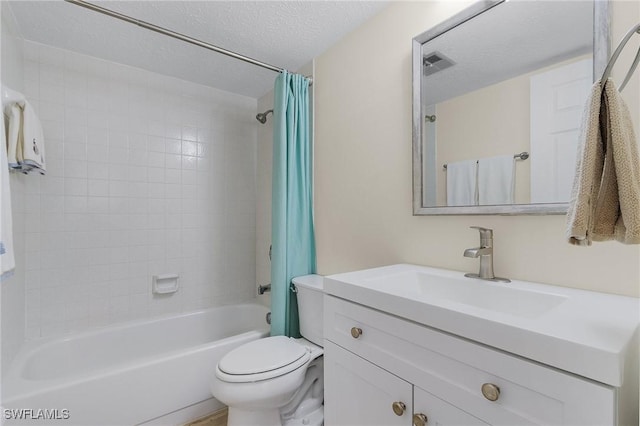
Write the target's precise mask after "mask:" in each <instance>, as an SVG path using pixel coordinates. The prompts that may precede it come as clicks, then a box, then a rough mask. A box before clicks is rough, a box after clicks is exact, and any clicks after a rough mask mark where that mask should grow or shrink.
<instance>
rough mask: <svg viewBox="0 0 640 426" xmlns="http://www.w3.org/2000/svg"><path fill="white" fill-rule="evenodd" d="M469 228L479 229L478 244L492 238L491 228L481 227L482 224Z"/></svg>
mask: <svg viewBox="0 0 640 426" xmlns="http://www.w3.org/2000/svg"><path fill="white" fill-rule="evenodd" d="M469 228H471V229H477V230H478V231H480V244H483V243H488V242H489V240H493V229H489V228H483V227H482V226H470V227H469Z"/></svg>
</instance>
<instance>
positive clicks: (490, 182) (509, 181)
mask: <svg viewBox="0 0 640 426" xmlns="http://www.w3.org/2000/svg"><path fill="white" fill-rule="evenodd" d="M514 188H515V159H514V158H513V155H501V156H498V157H490V158H482V159H480V160H478V204H479V205H481V206H495V205H499V204H513V198H514Z"/></svg>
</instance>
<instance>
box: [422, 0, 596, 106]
mask: <svg viewBox="0 0 640 426" xmlns="http://www.w3.org/2000/svg"><path fill="white" fill-rule="evenodd" d="M422 49H423V55H428V54H429V53H431V52H434V51H437V52H440V53H442V54H444V55H445V56H446V57H447V58H449V59H451V60H453V62H454V63H455V65H453V66H452V67H450V68H447V69H445V70H442V71H440V72H438V73H435V74H432V75H431V76H428V77H423V93H424V94H425V99H424V100H425V103H426V104H429V105H431V104H437V103H439V102H442V101H443V100H446V99H451V98H453V97H456V96H459V95H461V94H463V93H467V92H470V91H473V90H477V89H479V88H481V87H485V86H489V85H491V84H494V83H497V82H499V81H503V80H506V79H508V78H512V77H515V76H517V75H521V74H524V73H526V72H530V71H533V70H536V69H540V68H542V67H544V66H547V65H551V64H553V63H557V62H560V61H562V60H565V59H568V58H572V57H575V56H578V55H582V54H585V53H589V52H591V51H592V50H593V2H592V1H575V0H574V1H527V0H512V1H509V2H505V3H502V4H500V5H498V6H496V7H494V8H492V9H491V10H489V11H487V12H485V13H483V14H482V15H480V16H477V17H475V18H474V19H472V20H470V21H467V22H465V23H464V25H460V26H458V27H456V28H454V29H453V30H451V31H448V32H446V33H444V34H443V35H441V36H439V37H436V38H435V39H433V40H431V41H429V42H427V43H426V44H424V45H423V47H422Z"/></svg>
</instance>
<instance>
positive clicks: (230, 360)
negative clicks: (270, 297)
mask: <svg viewBox="0 0 640 426" xmlns="http://www.w3.org/2000/svg"><path fill="white" fill-rule="evenodd" d="M310 352H311V351H310V349H309V348H307V347H306V346H303V345H301V344H299V343H297V342H296V341H295V340H293V339H290V338H288V337H285V336H274V337H267V338H264V339H258V340H254V341H252V342H249V343H246V344H244V345H242V346H239V347H237V348H236V349H234V350H232V351H230V352H229V353H228V354H226V355H225V356H224V357H222V359H221V360H220V362H219V363H218V366H217V367H216V377H218V379H220V380H222V381H225V382H231V383H246V382H257V381H260V380H268V379H273V378H275V377H279V376H282V375H285V374H287V373H290V372H292V371H294V370H296V369H298V368H300V367H302V366H303V365H306V364H307V363H308V362H309V360H310V358H311V353H310Z"/></svg>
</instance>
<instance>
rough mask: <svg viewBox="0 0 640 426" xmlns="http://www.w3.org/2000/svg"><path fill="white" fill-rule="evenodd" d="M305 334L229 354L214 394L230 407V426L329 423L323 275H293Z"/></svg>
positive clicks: (218, 369)
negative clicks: (326, 417) (326, 394)
mask: <svg viewBox="0 0 640 426" xmlns="http://www.w3.org/2000/svg"><path fill="white" fill-rule="evenodd" d="M293 285H294V286H295V289H296V294H297V298H298V310H299V317H300V334H302V336H303V338H301V339H294V338H290V337H284V336H273V337H267V338H264V339H258V340H254V341H252V342H249V343H246V344H244V345H242V346H239V347H237V348H236V349H234V350H232V351H230V352H229V353H228V354H226V355H225V356H224V357H223V358H222V359H221V360H220V362H218V365H217V366H216V372H215V374H214V375H213V377H212V380H211V393H212V395H213V396H214V397H215V398H216V399H218V400H219V401H220V402H222V403H224V404H226V405H227V406H228V407H229V416H228V421H227V426H253V425H255V426H298V425H300V426H302V425H305V426H321V425H322V424H323V422H324V408H323V400H324V397H323V395H324V381H323V374H324V369H323V358H322V354H323V349H322V338H323V337H322V336H323V333H322V319H323V318H322V306H323V305H322V294H323V293H322V277H321V276H320V275H305V276H302V277H296V278H294V279H293Z"/></svg>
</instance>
